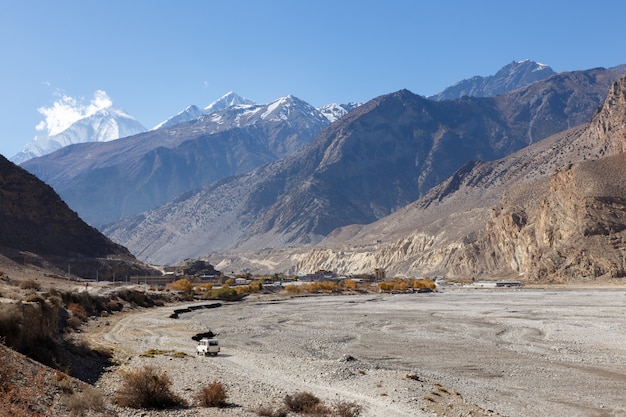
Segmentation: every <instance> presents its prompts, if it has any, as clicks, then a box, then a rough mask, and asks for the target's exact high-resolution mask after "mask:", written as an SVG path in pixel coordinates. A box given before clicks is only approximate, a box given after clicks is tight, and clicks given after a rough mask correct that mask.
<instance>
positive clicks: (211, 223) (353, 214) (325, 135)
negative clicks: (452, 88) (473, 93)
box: [105, 70, 617, 263]
mask: <svg viewBox="0 0 626 417" xmlns="http://www.w3.org/2000/svg"><path fill="white" fill-rule="evenodd" d="M594 71H596V70H594ZM597 71H607V70H597ZM607 72H609V71H607ZM583 78H584V77H583ZM596 78H599V77H596ZM616 78H617V76H616ZM570 79H571V80H573V81H572V84H575V81H576V80H578V79H580V77H579V74H578V73H566V74H561V75H559V76H555V77H554V78H553V79H552V80H551V81H548V80H545V82H544V84H543V85H544V87H543V88H537V89H536V90H534V91H537V94H536V95H532V94H519V93H515V95H511V96H508V97H515V98H516V99H517V98H518V97H524V98H525V99H526V100H527V101H528V103H526V104H515V105H513V104H511V103H509V102H508V101H507V100H506V97H507V95H504V96H501V97H498V98H495V99H494V98H464V99H460V100H455V101H445V102H434V101H431V100H426V99H424V98H421V97H419V96H416V95H414V94H412V93H410V92H408V91H406V90H405V91H399V92H397V93H393V94H389V95H386V96H382V97H379V98H377V99H375V100H372V101H371V102H369V103H366V104H364V105H362V106H361V107H359V108H358V109H356V110H354V111H353V112H351V113H349V114H348V115H346V116H344V117H343V118H342V119H341V120H339V121H338V122H337V123H334V124H333V125H331V126H330V127H328V128H327V129H325V130H324V131H323V132H322V133H321V134H320V136H319V137H318V138H317V139H316V141H315V142H314V143H312V144H311V145H309V146H308V147H307V148H305V149H303V150H302V151H300V152H298V153H297V154H294V155H292V156H289V157H287V158H284V159H282V160H280V161H277V162H275V163H272V164H270V165H267V166H264V167H261V168H259V169H256V170H255V171H253V172H252V173H249V174H245V175H243V176H240V177H237V178H231V179H226V180H223V181H220V182H219V183H216V184H213V185H212V186H210V187H206V188H204V189H202V190H199V191H197V192H193V193H190V194H188V195H185V196H181V198H179V199H177V200H176V201H174V202H172V203H170V204H167V205H165V206H163V207H160V208H159V209H156V210H153V211H151V212H148V213H144V214H142V215H141V216H138V217H134V218H129V219H126V220H124V221H122V222H120V223H118V224H116V225H112V226H110V227H107V228H106V229H105V233H106V234H107V235H109V236H110V237H112V238H113V239H114V240H116V241H119V242H123V243H124V244H125V245H126V246H128V247H129V248H130V249H131V250H132V251H133V253H135V254H137V255H138V256H140V257H141V258H142V259H148V260H150V261H153V262H157V263H161V262H165V263H167V262H174V261H176V260H179V259H182V258H185V257H197V256H200V255H202V254H203V253H206V252H209V251H225V250H232V249H235V248H236V249H237V250H238V251H243V250H254V249H258V248H262V247H274V248H281V247H287V246H298V245H311V244H314V243H317V242H319V241H320V240H321V239H323V238H324V237H325V236H327V235H328V234H329V233H330V232H331V231H333V230H334V229H336V228H337V227H340V226H346V225H349V224H355V223H358V224H366V223H371V222H373V221H375V220H377V219H380V218H382V217H384V216H387V215H388V214H390V213H392V212H393V211H394V210H397V209H399V208H401V207H403V206H404V205H406V204H408V203H409V202H411V201H413V200H415V199H417V198H419V197H420V196H422V195H425V194H426V193H427V192H428V191H429V190H430V189H431V188H432V187H433V186H435V185H436V184H438V183H440V182H442V181H443V180H445V179H446V178H447V177H448V176H449V175H451V174H452V173H454V171H455V170H457V169H458V168H459V167H461V166H463V164H465V163H467V162H468V161H471V160H476V159H482V160H490V159H496V158H499V157H501V156H504V155H507V154H509V153H511V152H513V151H515V150H517V149H520V148H522V147H524V146H526V145H527V144H528V143H529V142H530V140H529V137H530V136H532V137H533V140H537V138H538V137H541V135H542V134H543V135H547V134H548V132H549V131H550V128H552V129H561V128H565V127H567V125H568V123H571V120H576V119H577V118H578V117H581V115H580V114H579V113H578V112H576V111H574V110H567V111H563V109H562V108H560V107H559V108H558V110H559V111H558V112H550V111H548V110H549V109H550V108H551V107H550V105H547V104H543V105H541V103H545V102H546V101H548V102H549V103H548V104H551V103H560V102H561V101H563V100H566V99H565V98H563V97H562V96H563V95H564V96H565V97H567V96H570V95H571V94H573V93H572V91H569V90H567V91H563V92H562V93H561V94H557V93H556V92H558V91H560V90H559V89H555V88H552V87H551V86H552V85H553V84H551V83H559V82H562V83H564V84H566V85H567V84H569V83H567V82H564V81H563V80H570ZM585 88H586V89H587V90H588V92H586V93H584V94H583V92H580V93H581V94H583V95H584V96H587V95H590V96H593V92H594V91H596V89H598V88H600V87H598V86H597V85H595V84H594V85H593V86H590V85H589V83H586V84H583V85H582V86H581V89H582V90H584V89H585ZM605 88H608V87H605ZM605 94H606V89H605ZM546 96H549V97H552V99H551V100H546V98H545V97H546ZM535 106H537V109H536V111H529V109H535ZM512 109H513V110H512ZM516 109H519V111H520V113H515V111H516ZM582 112H587V115H588V118H590V117H591V114H592V113H593V109H589V108H586V107H583V108H582ZM524 115H526V118H525V117H524ZM548 122H549V123H548ZM532 126H547V127H546V128H542V129H540V130H539V131H538V132H536V133H533V134H532V135H530V134H529V131H530V130H531V129H532ZM557 131H558V130H557ZM550 133H552V132H550Z"/></svg>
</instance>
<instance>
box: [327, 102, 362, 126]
mask: <svg viewBox="0 0 626 417" xmlns="http://www.w3.org/2000/svg"><path fill="white" fill-rule="evenodd" d="M361 104H362V103H354V102H350V103H348V104H337V103H331V104H326V105H324V106H321V107H318V108H317V110H318V111H319V112H320V113H322V114H323V115H324V117H326V118H327V119H328V121H329V122H331V123H333V122H335V121H336V120H338V119H340V118H341V117H343V116H344V115H345V114H347V113H348V112H350V111H352V110H354V109H356V108H357V107H359V106H360V105H361Z"/></svg>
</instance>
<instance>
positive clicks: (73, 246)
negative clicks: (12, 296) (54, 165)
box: [0, 156, 149, 278]
mask: <svg viewBox="0 0 626 417" xmlns="http://www.w3.org/2000/svg"><path fill="white" fill-rule="evenodd" d="M0 224H2V228H0V253H1V254H3V255H5V256H7V257H10V258H13V259H19V261H20V262H23V261H24V259H25V258H24V257H28V258H29V261H33V260H34V259H35V258H39V259H44V260H45V261H46V262H49V263H51V264H53V265H56V266H57V267H60V268H62V269H66V268H67V266H68V263H71V265H72V268H73V270H74V274H76V275H81V274H84V275H82V276H86V277H90V278H92V277H94V276H95V274H96V270H97V269H98V266H99V265H108V271H109V274H110V271H111V270H112V268H113V267H115V268H117V271H118V273H120V274H121V273H129V274H130V273H132V274H139V273H145V271H148V270H149V268H147V267H145V266H143V265H141V264H140V263H138V262H137V261H136V260H135V258H134V257H133V256H132V255H131V254H130V253H129V252H128V250H127V249H126V248H124V247H122V246H120V245H118V244H115V243H113V242H112V241H111V240H109V239H108V238H107V237H105V236H104V235H102V234H101V233H100V232H98V231H97V230H96V229H94V228H92V227H90V226H88V225H87V224H86V223H85V222H83V221H82V220H81V219H80V218H79V217H78V215H77V214H76V213H75V212H73V211H71V210H70V209H69V208H68V207H67V205H66V204H65V203H64V202H63V201H62V200H61V199H60V198H59V196H58V195H57V194H56V193H55V192H54V191H53V190H52V188H50V187H49V186H48V185H46V184H44V183H42V182H41V181H40V180H39V179H37V178H36V177H35V176H34V175H32V174H29V173H28V172H26V171H25V170H24V169H22V168H20V167H18V166H16V165H14V164H13V163H12V162H10V161H8V160H7V159H5V158H4V157H2V156H0ZM101 273H102V278H106V274H107V272H101Z"/></svg>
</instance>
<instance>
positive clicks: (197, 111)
mask: <svg viewBox="0 0 626 417" xmlns="http://www.w3.org/2000/svg"><path fill="white" fill-rule="evenodd" d="M205 114H206V113H205V112H204V110H202V109H201V108H199V107H198V106H196V105H194V104H192V105H191V106H188V107H187V108H186V109H185V110H182V111H180V112H178V113H177V114H176V115H174V116H172V117H170V118H169V119H167V120H164V121H162V122H161V123H159V124H158V125H156V126H154V127H153V128H152V129H150V130H157V129H160V128H162V127H168V126H174V125H177V124H179V123H183V122H188V121H190V120H194V119H197V118H198V117H200V116H204V115H205Z"/></svg>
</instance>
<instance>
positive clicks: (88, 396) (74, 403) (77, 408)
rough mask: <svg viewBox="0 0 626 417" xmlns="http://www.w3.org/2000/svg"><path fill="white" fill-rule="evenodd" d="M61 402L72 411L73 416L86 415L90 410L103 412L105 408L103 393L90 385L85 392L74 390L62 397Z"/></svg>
mask: <svg viewBox="0 0 626 417" xmlns="http://www.w3.org/2000/svg"><path fill="white" fill-rule="evenodd" d="M61 402H62V403H63V405H64V406H65V407H66V408H67V409H68V410H69V411H70V415H71V416H81V417H82V416H85V415H88V414H89V413H88V412H89V411H95V412H101V411H103V410H104V409H105V403H104V399H103V397H102V393H101V392H100V391H98V390H97V389H95V388H91V387H88V388H86V389H84V390H83V392H73V393H71V394H68V395H64V396H62V397H61Z"/></svg>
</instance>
